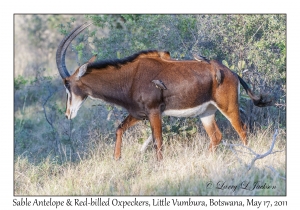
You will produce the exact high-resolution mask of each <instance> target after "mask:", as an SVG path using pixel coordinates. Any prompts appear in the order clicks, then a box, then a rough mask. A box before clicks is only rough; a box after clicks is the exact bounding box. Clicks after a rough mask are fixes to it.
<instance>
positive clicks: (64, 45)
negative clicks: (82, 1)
mask: <svg viewBox="0 0 300 210" xmlns="http://www.w3.org/2000/svg"><path fill="white" fill-rule="evenodd" d="M91 24H92V23H84V24H82V25H81V26H78V27H77V28H75V29H74V30H73V31H71V32H70V33H69V34H68V35H67V36H65V38H64V39H63V40H62V41H61V42H60V44H59V45H58V48H57V51H56V65H57V68H58V72H59V74H60V76H61V77H62V78H63V79H65V78H66V77H69V76H70V74H69V72H68V69H67V67H66V63H65V55H66V51H67V49H68V46H69V45H70V43H71V42H72V40H73V39H74V38H75V37H76V36H77V35H78V34H80V32H82V31H83V30H84V29H85V28H87V27H88V26H90V25H91Z"/></svg>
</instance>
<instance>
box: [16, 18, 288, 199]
mask: <svg viewBox="0 0 300 210" xmlns="http://www.w3.org/2000/svg"><path fill="white" fill-rule="evenodd" d="M85 21H93V22H94V23H95V24H94V25H93V26H91V27H89V28H88V30H86V31H85V32H84V33H82V35H80V36H79V37H78V38H76V40H74V41H73V42H72V46H70V47H69V50H68V52H67V66H68V69H69V70H72V69H75V68H76V67H77V66H78V65H79V64H82V63H83V62H85V61H86V60H88V59H89V58H90V57H91V55H92V54H94V53H97V54H98V59H116V58H123V57H126V56H129V55H131V54H133V53H136V52H137V51H140V50H147V49H158V50H167V51H169V52H170V53H171V56H172V57H173V58H174V59H178V60H181V59H193V57H192V54H193V53H197V54H201V55H204V56H206V57H208V58H210V59H217V60H220V61H222V63H223V64H224V65H226V66H228V67H229V68H230V69H231V70H233V71H235V72H237V73H238V74H240V75H241V76H242V77H243V78H244V79H245V80H246V81H247V83H248V84H249V85H250V86H251V88H252V89H254V91H255V92H256V93H260V92H262V93H268V94H271V95H272V96H273V97H274V101H275V103H274V106H271V107H268V108H263V109H262V108H257V107H254V106H253V103H252V101H251V100H250V99H249V98H248V97H247V96H246V94H245V93H244V92H242V97H241V100H240V104H241V108H242V117H243V120H244V121H245V122H246V123H247V124H248V128H249V132H250V134H249V135H250V147H251V148H252V149H257V150H256V151H258V152H262V153H263V152H264V151H266V150H268V148H269V145H270V142H271V139H272V134H273V133H274V130H275V129H277V130H278V131H279V135H278V137H277V138H278V140H277V143H276V147H275V149H277V150H280V151H282V152H280V153H275V154H272V157H269V160H268V159H267V158H266V160H263V161H261V162H260V163H259V164H257V165H256V168H254V169H252V170H251V171H250V172H247V175H246V176H242V175H244V174H245V173H246V172H245V170H244V167H243V164H241V163H240V162H241V161H242V162H248V161H249V160H250V158H251V157H249V156H246V155H245V154H244V153H242V154H240V155H239V157H242V160H240V161H239V159H237V158H236V156H235V155H234V154H233V153H232V151H231V150H229V148H226V147H225V148H223V147H221V148H220V150H219V152H218V153H217V154H216V156H206V155H207V154H206V153H205V151H206V149H207V146H208V137H207V136H206V134H205V131H204V129H203V127H202V125H201V123H200V120H199V119H198V118H172V117H168V118H164V128H163V129H164V142H165V149H164V156H165V160H164V162H163V163H162V164H157V163H156V162H155V156H154V154H153V153H152V150H151V149H149V150H147V151H146V153H145V154H139V147H140V146H141V144H142V142H143V141H144V140H145V139H146V138H147V137H148V135H149V134H150V128H149V124H148V123H147V122H143V123H140V124H139V125H138V126H136V127H135V128H132V129H130V130H129V131H128V132H126V134H125V139H124V143H123V148H124V154H123V160H122V161H120V162H114V161H112V160H111V159H112V153H113V146H114V137H115V129H116V126H117V125H118V124H119V123H120V122H121V121H122V119H124V117H125V116H126V110H123V109H122V108H120V107H116V106H113V105H111V104H106V103H104V102H102V101H92V100H87V101H86V102H85V104H84V106H83V107H82V108H81V110H80V111H79V114H78V116H77V117H76V118H75V119H74V120H73V121H71V122H70V121H67V120H66V119H65V117H64V111H65V100H66V96H65V90H64V87H63V85H62V82H61V78H60V76H59V74H58V72H57V69H56V65H55V52H56V47H57V46H58V44H59V42H60V40H61V39H62V38H63V36H64V35H65V34H66V33H68V32H69V31H70V30H71V29H72V28H74V27H75V26H77V25H79V24H81V23H83V22H85ZM14 66H15V69H14V74H15V77H14V89H15V94H14V155H15V193H16V194H21V195H28V194H35V195H38V194H85V195H90V194H156V195H159V194H172V195H175V194H181V195H182V194H185V195H189V194H193V195H212V194H214V195H217V194H234V193H232V192H231V193H230V191H218V190H206V189H205V188H204V187H203V186H204V185H205V183H207V182H208V181H217V180H228V182H229V183H237V182H239V181H241V180H240V179H242V178H241V177H244V178H246V179H248V180H249V181H255V180H256V181H257V180H259V181H262V182H263V181H265V182H267V183H271V184H275V185H276V186H278V190H276V191H259V190H258V191H254V192H253V191H251V192H245V191H238V192H235V194H268V195H279V194H280V195H283V194H285V181H284V180H283V179H281V178H280V177H281V176H285V168H286V165H285V145H286V16H285V15H271V14H268V15H15V63H14ZM217 123H218V125H219V126H220V128H221V131H222V133H223V136H224V140H229V141H232V142H235V143H240V140H239V139H238V137H237V135H236V133H235V131H234V130H233V129H232V127H231V125H230V123H229V122H228V121H227V120H226V118H224V117H223V116H222V115H221V114H219V113H218V114H217ZM244 156H245V157H244ZM187 163H188V164H187ZM174 165H177V167H175V166H174ZM266 166H272V168H273V169H274V168H275V169H276V170H275V171H277V172H276V173H275V172H274V170H270V169H268V168H266ZM121 169H122V170H121ZM91 171H92V173H89V172H91ZM158 174H159V175H160V176H164V177H160V178H161V183H160V182H158V179H155V177H157V176H158ZM163 174H165V175H163ZM178 174H180V176H177V175H178ZM216 174H218V175H216ZM225 175H226V176H225ZM78 177H86V178H85V179H82V178H81V179H80V178H78ZM238 177H239V179H238ZM234 179H235V181H232V180H234ZM145 180H147V181H145ZM229 180H231V181H229ZM104 183H105V184H104ZM62 185H67V186H65V187H64V189H65V190H63V189H62V190H58V189H57V188H59V186H62ZM92 186H93V187H92Z"/></svg>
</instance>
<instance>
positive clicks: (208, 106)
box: [163, 101, 216, 117]
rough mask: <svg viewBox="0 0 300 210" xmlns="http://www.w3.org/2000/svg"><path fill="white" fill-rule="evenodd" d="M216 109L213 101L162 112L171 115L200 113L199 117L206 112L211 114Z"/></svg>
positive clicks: (186, 115)
mask: <svg viewBox="0 0 300 210" xmlns="http://www.w3.org/2000/svg"><path fill="white" fill-rule="evenodd" d="M215 111H216V106H215V103H214V102H213V101H208V102H205V103H203V104H201V105H199V106H196V107H192V108H187V109H168V110H165V111H164V112H163V115H166V116H173V117H193V116H197V115H200V117H201V116H202V115H203V116H205V115H207V114H212V113H214V112H215Z"/></svg>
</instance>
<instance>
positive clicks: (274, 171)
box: [266, 166, 286, 180]
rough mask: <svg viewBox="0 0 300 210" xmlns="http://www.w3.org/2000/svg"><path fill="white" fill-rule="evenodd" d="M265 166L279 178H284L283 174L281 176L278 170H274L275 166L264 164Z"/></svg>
mask: <svg viewBox="0 0 300 210" xmlns="http://www.w3.org/2000/svg"><path fill="white" fill-rule="evenodd" d="M266 167H267V168H269V169H271V171H272V172H273V173H275V174H277V175H278V177H279V178H281V179H284V180H286V178H285V177H284V176H281V175H280V174H279V172H278V171H276V170H275V168H273V167H272V166H266Z"/></svg>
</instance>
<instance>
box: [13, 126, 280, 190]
mask: <svg viewBox="0 0 300 210" xmlns="http://www.w3.org/2000/svg"><path fill="white" fill-rule="evenodd" d="M141 127H142V126H140V127H139V126H138V127H137V128H135V129H131V130H130V131H128V132H126V133H125V135H124V141H123V148H122V159H121V160H120V161H114V160H113V158H112V155H113V149H114V145H113V143H112V142H111V143H107V141H106V142H105V141H102V140H100V141H99V139H92V140H91V142H92V143H91V146H90V149H89V151H88V152H87V155H86V157H82V158H81V160H80V161H77V162H66V163H64V164H58V163H57V162H56V161H54V160H51V159H50V158H47V159H45V160H44V161H42V162H40V163H38V164H33V163H31V162H30V161H28V159H26V158H22V157H17V158H16V160H15V175H14V176H15V177H14V180H15V184H14V187H15V195H286V181H285V180H284V179H282V178H281V177H280V176H285V173H286V153H285V143H286V140H285V135H284V134H281V133H279V135H278V137H277V141H276V144H275V148H274V151H279V150H280V151H282V152H278V153H274V154H271V155H269V156H267V157H265V158H264V159H261V160H258V161H256V163H255V165H254V167H253V168H252V169H251V170H250V171H248V172H247V169H246V167H244V165H243V164H241V163H240V162H239V160H238V158H237V157H236V156H235V155H234V154H233V153H232V152H231V150H230V149H229V148H226V147H225V146H220V147H219V148H218V151H217V152H216V153H215V154H214V155H210V154H208V153H207V152H206V151H207V148H208V139H207V136H206V135H204V134H197V135H196V136H195V137H193V138H192V139H189V140H184V139H182V138H181V139H180V138H176V137H175V138H173V139H172V140H169V141H167V143H165V144H164V152H163V154H164V160H163V161H162V162H157V161H156V158H155V153H154V150H153V149H152V148H149V149H147V151H146V152H145V153H143V154H141V153H140V152H139V150H140V147H141V143H139V142H138V140H137V139H138V138H139V137H140V136H139V135H140V134H139V132H138V131H137V129H138V128H141ZM142 128H143V127H142ZM272 135H273V132H272V130H271V129H267V130H265V131H260V132H258V133H256V134H255V135H250V136H249V139H250V144H249V147H251V148H252V149H253V150H254V151H256V152H257V153H264V152H266V151H267V150H268V149H269V147H270V144H271V141H272ZM239 142H240V141H239V140H236V143H239ZM239 158H240V159H241V160H242V162H244V163H248V164H249V163H250V162H251V159H252V158H253V156H252V155H249V154H247V153H246V150H244V152H243V153H239ZM268 166H271V167H273V168H274V169H276V171H277V172H274V171H272V170H271V169H269V168H268ZM256 182H257V183H258V184H259V185H264V186H274V187H275V189H254V190H252V188H253V185H255V183H256ZM242 183H243V184H244V186H246V184H247V183H249V184H248V186H247V189H248V190H247V189H241V188H240V187H241V184H242ZM235 186H237V188H235ZM218 188H224V189H218Z"/></svg>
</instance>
